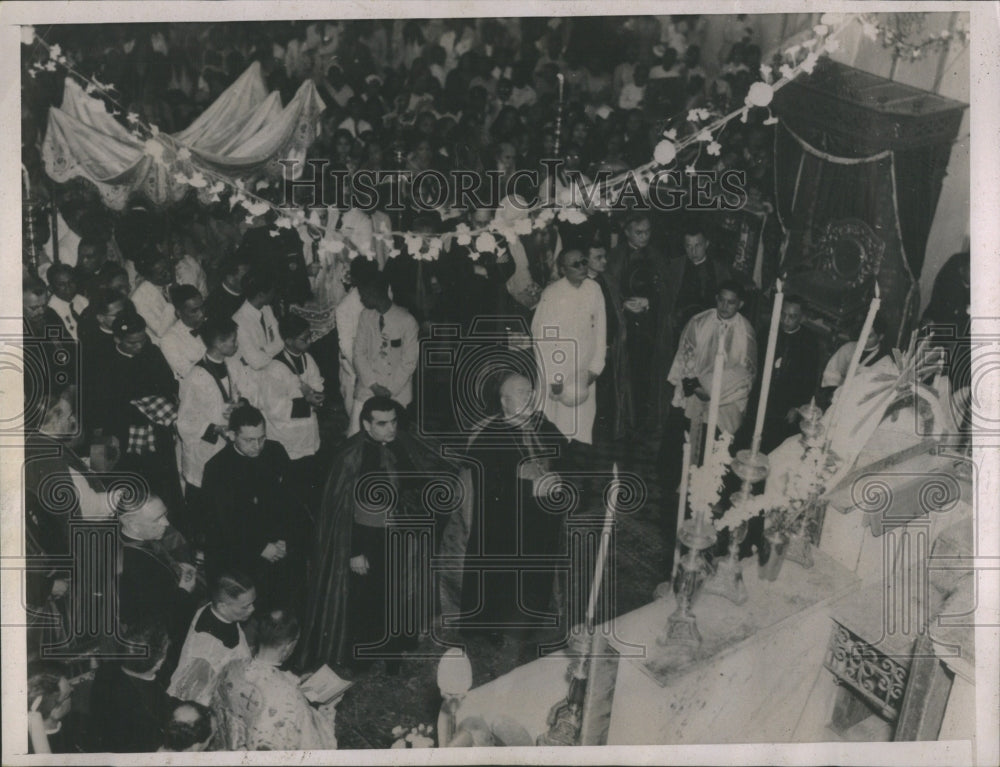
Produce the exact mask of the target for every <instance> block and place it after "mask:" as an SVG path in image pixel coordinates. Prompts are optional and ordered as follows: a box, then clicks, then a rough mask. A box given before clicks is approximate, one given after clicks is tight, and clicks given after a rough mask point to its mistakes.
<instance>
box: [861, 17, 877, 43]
mask: <svg viewBox="0 0 1000 767" xmlns="http://www.w3.org/2000/svg"><path fill="white" fill-rule="evenodd" d="M861 33H862V34H863V35H864V36H865V37H867V38H868V39H869V40H875V39H877V38H878V27H877V26H875V24H873V23H872V22H871V21H869V20H867V19H862V20H861Z"/></svg>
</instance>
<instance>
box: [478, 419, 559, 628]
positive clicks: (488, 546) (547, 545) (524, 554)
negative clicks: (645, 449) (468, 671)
mask: <svg viewBox="0 0 1000 767" xmlns="http://www.w3.org/2000/svg"><path fill="white" fill-rule="evenodd" d="M567 444H568V443H567V440H566V438H565V437H563V436H562V434H560V433H559V430H558V429H557V428H556V427H555V426H554V425H553V424H552V422H551V421H549V420H548V419H547V418H545V417H544V416H543V415H542V414H541V413H535V414H534V415H533V416H532V418H531V419H530V420H529V421H528V422H527V423H526V424H524V425H522V426H519V427H516V426H512V425H511V424H509V423H508V422H506V421H505V420H503V419H502V418H500V417H494V418H491V419H490V420H489V421H487V422H486V424H485V425H484V426H483V428H482V429H481V430H480V431H478V432H477V434H476V435H475V436H474V437H473V438H472V439H471V440H470V441H469V446H468V450H467V457H468V458H469V459H470V460H472V461H474V462H476V463H478V464H479V468H478V469H475V470H474V477H475V480H474V483H475V488H476V493H475V496H474V505H473V514H472V521H471V526H470V531H469V538H468V543H467V545H466V548H465V567H464V573H463V578H462V597H461V611H462V618H461V619H460V621H459V625H460V626H461V627H462V628H463V629H465V630H476V629H482V630H492V631H498V630H509V629H518V628H521V629H532V628H540V627H542V626H545V625H549V624H551V615H552V613H551V611H550V601H551V597H552V592H553V585H554V583H555V570H554V569H553V566H554V565H555V564H556V562H555V558H556V557H558V556H560V554H561V553H563V552H564V551H565V534H564V528H565V514H564V513H561V512H560V511H558V510H557V508H556V507H557V506H558V503H555V502H544V501H540V500H539V498H538V497H536V482H538V480H535V479H527V478H524V479H522V478H521V476H519V471H518V467H519V466H525V467H527V466H528V465H529V464H531V463H534V464H535V465H536V466H537V467H538V469H539V471H532V470H531V469H522V474H523V473H527V474H528V475H529V476H537V475H538V474H539V473H549V472H553V471H556V470H557V469H558V468H559V466H560V465H561V459H562V456H564V455H565V451H566V446H567ZM546 485H547V483H546V480H542V481H541V484H540V485H539V486H538V488H539V489H538V492H542V493H544V492H546ZM546 616H549V617H548V620H546Z"/></svg>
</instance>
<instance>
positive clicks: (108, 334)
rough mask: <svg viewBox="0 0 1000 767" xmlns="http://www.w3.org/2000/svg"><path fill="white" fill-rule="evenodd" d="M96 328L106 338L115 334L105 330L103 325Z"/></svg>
mask: <svg viewBox="0 0 1000 767" xmlns="http://www.w3.org/2000/svg"><path fill="white" fill-rule="evenodd" d="M97 327H98V328H99V329H100V331H101V332H102V333H104V335H106V336H113V335H114V334H115V332H114V331H113V330H108V329H107V328H106V327H104V326H103V325H98V326H97Z"/></svg>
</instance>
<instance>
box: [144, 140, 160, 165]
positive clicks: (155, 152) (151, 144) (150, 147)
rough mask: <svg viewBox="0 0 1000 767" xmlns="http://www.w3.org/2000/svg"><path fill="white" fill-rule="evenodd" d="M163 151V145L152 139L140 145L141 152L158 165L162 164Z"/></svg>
mask: <svg viewBox="0 0 1000 767" xmlns="http://www.w3.org/2000/svg"><path fill="white" fill-rule="evenodd" d="M163 149H164V146H163V144H161V143H160V142H159V141H157V140H156V139H153V138H151V139H149V140H148V141H147V142H146V143H145V144H143V145H142V151H143V152H144V153H145V154H148V155H149V156H150V157H152V158H153V159H154V160H156V161H157V162H159V163H162V162H163Z"/></svg>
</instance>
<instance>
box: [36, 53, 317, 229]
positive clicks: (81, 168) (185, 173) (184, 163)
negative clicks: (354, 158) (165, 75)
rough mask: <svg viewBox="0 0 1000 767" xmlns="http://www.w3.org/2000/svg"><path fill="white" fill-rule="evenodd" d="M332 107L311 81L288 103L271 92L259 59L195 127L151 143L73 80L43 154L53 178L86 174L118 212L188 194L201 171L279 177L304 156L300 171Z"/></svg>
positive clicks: (52, 116) (51, 122)
mask: <svg viewBox="0 0 1000 767" xmlns="http://www.w3.org/2000/svg"><path fill="white" fill-rule="evenodd" d="M325 108H326V105H325V104H324V103H323V100H322V99H321V98H320V96H319V94H318V93H317V92H316V87H315V85H314V84H313V82H312V81H311V80H306V81H305V82H303V83H302V85H301V86H300V87H299V90H298V91H297V92H296V94H295V97H294V98H293V99H292V100H291V101H290V102H289V103H288V105H287V106H285V107H282V106H281V99H280V96H279V95H278V93H277V92H273V93H270V94H269V93H268V92H267V88H266V86H265V85H264V80H263V78H262V77H261V73H260V64H259V63H257V62H255V63H253V64H252V65H251V66H250V67H249V68H248V69H247V70H246V71H245V72H244V73H243V74H242V75H240V77H239V78H238V79H237V80H236V82H234V83H233V84H232V85H230V86H229V88H227V89H226V91H225V92H223V93H222V94H221V95H220V96H219V98H218V99H217V100H216V101H215V102H214V103H213V104H212V105H211V106H210V107H208V109H207V110H205V112H204V113H203V114H202V115H201V116H199V117H198V118H197V119H196V120H195V121H194V122H193V123H192V124H191V125H190V126H189V127H188V128H186V129H185V130H183V131H181V132H179V133H176V134H173V135H168V134H158V135H155V136H152V137H151V138H149V139H148V140H144V139H142V138H139V137H137V136H136V135H134V134H133V133H131V132H130V131H129V130H127V129H126V128H125V127H123V126H122V125H121V124H120V123H119V122H117V121H116V120H115V119H114V118H113V117H112V116H111V115H110V114H108V112H107V110H106V109H105V104H104V102H103V101H101V100H100V99H96V98H93V97H91V96H89V95H88V94H87V93H85V92H84V90H83V89H82V88H81V87H80V86H79V85H78V84H77V83H76V82H75V81H74V80H72V79H71V78H67V79H66V87H65V90H64V93H63V102H62V105H61V106H60V107H52V108H51V109H49V119H48V127H47V130H46V134H45V141H44V143H43V145H42V158H43V160H44V162H45V170H46V172H47V173H48V175H49V176H50V177H51V178H52V179H53V180H54V181H57V182H59V183H64V182H66V181H69V180H70V179H72V178H85V179H87V180H89V181H90V182H92V183H93V184H94V186H96V187H97V189H98V191H99V192H100V194H101V198H102V199H103V200H104V203H105V204H106V205H107V206H108V207H110V208H113V209H115V210H121V209H123V208H124V207H125V206H126V204H127V203H128V200H129V198H131V197H132V196H133V195H136V194H139V195H143V196H145V197H146V198H148V199H149V200H150V201H151V202H152V203H154V204H155V205H165V204H168V203H170V202H176V201H178V200H180V199H181V198H182V197H183V196H184V195H185V194H186V193H187V192H188V190H189V189H190V188H191V186H190V185H189V183H188V181H187V180H186V177H190V176H191V175H192V174H193V173H195V172H197V171H199V170H207V171H211V172H215V173H219V174H223V175H225V176H227V177H229V178H240V179H244V180H251V179H254V178H258V177H263V176H267V177H272V178H275V177H280V176H281V175H282V173H283V172H284V169H283V167H282V165H280V164H279V163H278V160H286V159H287V160H299V161H300V162H299V165H298V166H296V170H297V172H298V173H300V172H301V168H302V165H301V161H302V160H304V159H305V153H306V150H307V149H308V147H309V145H310V144H311V143H312V142H313V140H314V139H315V138H316V135H317V133H318V130H319V128H318V121H319V115H320V113H321V112H322V111H323V110H324V109H325Z"/></svg>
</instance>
